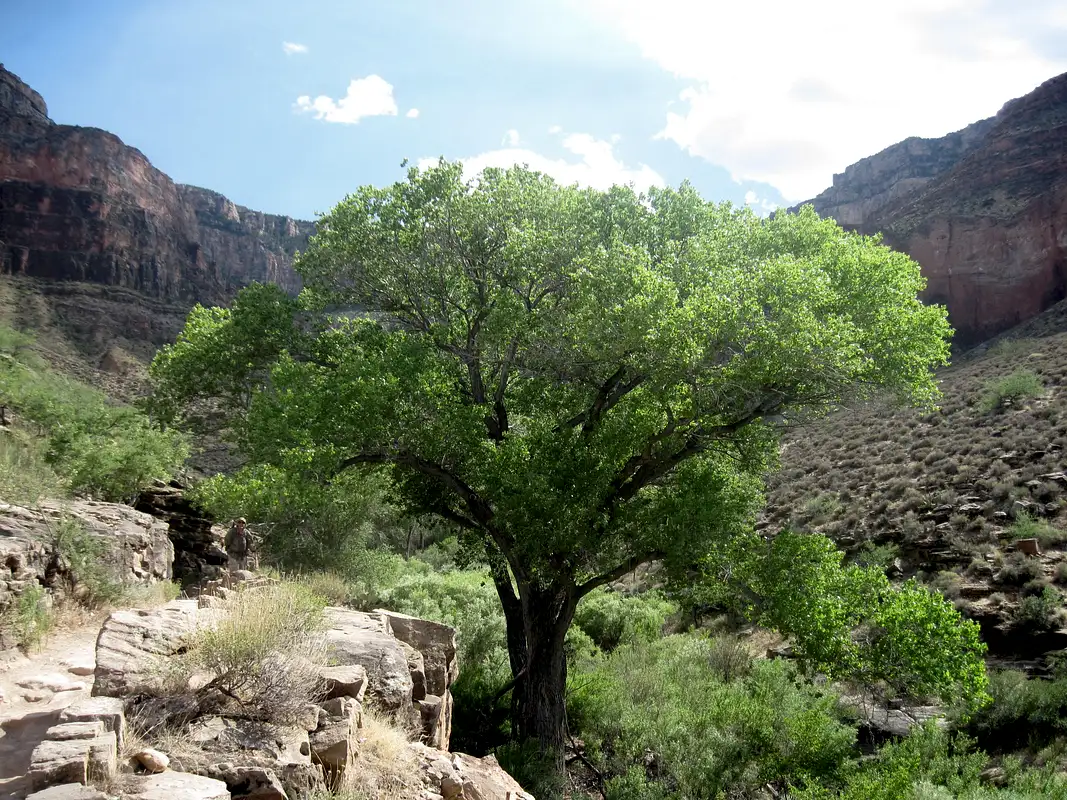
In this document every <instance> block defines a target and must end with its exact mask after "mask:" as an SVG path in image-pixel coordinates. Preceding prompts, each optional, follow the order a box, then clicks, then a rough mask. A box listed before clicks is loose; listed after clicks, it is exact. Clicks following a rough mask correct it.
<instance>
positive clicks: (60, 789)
mask: <svg viewBox="0 0 1067 800" xmlns="http://www.w3.org/2000/svg"><path fill="white" fill-rule="evenodd" d="M26 800H107V795H106V794H104V793H103V792H101V791H100V790H99V789H94V788H93V787H92V786H84V785H83V784H80V783H63V784H60V785H59V786H49V787H48V788H47V789H42V790H41V791H39V792H34V793H33V794H31V795H29V796H27V798H26Z"/></svg>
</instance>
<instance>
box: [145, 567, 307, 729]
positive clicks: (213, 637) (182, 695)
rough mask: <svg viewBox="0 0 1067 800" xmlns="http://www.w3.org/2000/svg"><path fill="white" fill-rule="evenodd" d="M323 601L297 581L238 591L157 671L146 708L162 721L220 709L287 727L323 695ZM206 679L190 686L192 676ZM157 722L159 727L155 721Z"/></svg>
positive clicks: (167, 721) (165, 721)
mask: <svg viewBox="0 0 1067 800" xmlns="http://www.w3.org/2000/svg"><path fill="white" fill-rule="evenodd" d="M324 606H325V600H324V599H323V598H321V597H316V596H315V595H313V594H311V592H309V591H308V590H307V588H306V587H304V586H301V585H299V584H296V583H279V584H275V585H271V586H267V587H262V588H256V589H251V590H246V591H242V592H236V593H234V594H233V595H231V596H230V597H228V598H226V600H225V601H224V602H223V604H222V605H221V607H220V616H219V618H218V620H217V621H216V622H215V623H214V624H210V625H208V626H205V627H203V628H200V629H198V630H197V631H195V632H194V633H193V634H192V635H190V637H189V638H188V640H187V641H186V642H185V650H184V652H183V653H182V654H181V655H180V656H175V657H173V658H172V659H171V661H170V663H168V664H166V665H163V666H161V670H162V675H161V676H160V680H159V681H158V685H157V686H156V687H154V692H153V693H154V694H155V695H157V697H156V700H158V701H159V702H155V703H149V706H150V707H151V708H154V709H155V710H156V712H157V713H156V714H154V715H153V714H150V713H144V714H142V715H141V718H142V719H145V720H149V719H152V718H153V717H155V718H156V719H159V720H161V721H162V723H163V724H175V723H179V722H182V721H187V720H189V719H192V718H194V717H198V716H203V715H205V714H210V713H220V712H222V711H225V710H231V711H239V713H240V715H241V716H242V717H244V718H246V719H251V720H258V721H262V722H270V723H277V724H289V723H292V722H293V721H294V720H295V719H298V718H299V715H300V714H301V713H302V712H304V710H305V709H306V707H307V705H308V704H309V703H312V702H315V701H316V700H318V699H320V698H321V690H322V684H321V678H320V677H319V675H318V667H319V666H325V664H326V640H325V636H324V635H323V634H324V630H325V617H324V615H323V608H324ZM201 674H206V675H209V676H211V678H210V680H209V681H208V682H207V683H206V684H205V685H203V686H202V687H200V688H198V689H196V690H192V689H190V680H191V678H192V677H193V676H194V675H201ZM156 724H157V725H158V724H160V723H156Z"/></svg>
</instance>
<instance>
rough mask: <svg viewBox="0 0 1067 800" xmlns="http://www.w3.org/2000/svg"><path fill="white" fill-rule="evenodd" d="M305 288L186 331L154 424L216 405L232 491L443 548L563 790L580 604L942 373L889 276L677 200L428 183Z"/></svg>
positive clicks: (939, 346)
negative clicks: (355, 477)
mask: <svg viewBox="0 0 1067 800" xmlns="http://www.w3.org/2000/svg"><path fill="white" fill-rule="evenodd" d="M298 269H299V271H300V273H301V275H302V276H303V278H304V283H305V287H306V288H305V290H304V293H303V295H302V296H301V300H300V304H299V307H298V306H297V305H296V304H293V303H290V302H288V301H284V300H282V299H281V298H279V297H277V296H273V297H272V296H271V294H270V292H269V291H268V290H264V289H262V288H252V289H250V290H246V292H245V293H244V294H243V295H242V296H241V298H239V299H238V301H237V303H236V305H235V307H234V309H233V310H232V311H211V312H208V311H205V310H195V311H194V312H193V314H192V315H191V316H190V322H189V324H188V325H187V328H186V330H185V332H184V333H183V334H182V335H181V337H180V338H179V340H178V342H177V343H176V344H175V345H174V346H172V347H170V348H167V349H164V351H162V352H161V353H160V355H159V356H158V357H157V359H156V362H155V363H154V365H153V369H152V375H153V378H154V379H155V381H156V384H157V397H158V398H159V402H160V404H161V406H162V407H168V408H171V409H178V408H181V407H182V406H184V405H185V404H187V403H188V402H189V401H191V400H195V399H198V398H203V397H206V396H214V397H216V398H218V399H220V400H221V401H222V402H221V405H220V407H222V408H224V409H225V408H228V409H231V410H232V411H233V412H234V413H232V414H230V416H229V418H228V422H229V424H230V425H231V426H232V430H233V436H234V439H235V440H236V441H237V442H238V443H239V444H240V446H241V449H242V450H243V452H244V453H245V454H246V456H247V457H248V458H249V459H250V461H251V462H252V463H256V464H266V465H271V466H272V467H274V468H277V469H280V470H285V471H289V472H292V473H294V474H299V475H301V476H305V477H312V478H314V479H315V480H321V481H326V482H328V481H332V480H335V479H337V477H338V476H340V475H342V474H344V473H345V472H346V471H349V470H360V471H368V470H378V469H381V468H383V467H386V468H389V469H391V470H392V471H393V476H394V484H395V493H396V495H397V498H398V501H399V502H402V503H403V504H404V506H405V507H406V508H408V509H410V510H412V511H417V512H420V513H432V514H435V515H438V516H440V517H442V518H444V519H446V520H449V521H451V522H452V523H453V524H455V525H458V526H460V527H461V528H463V529H464V530H465V531H466V532H467V536H468V541H474V542H477V543H478V546H479V547H481V548H483V550H484V555H485V558H486V560H487V561H488V563H489V564H490V567H491V570H492V573H493V577H494V581H495V584H496V589H497V593H498V595H499V597H500V602H501V605H502V607H503V610H504V615H505V618H506V621H507V639H508V650H509V655H510V661H511V669H512V674H513V675H514V679H515V685H514V692H513V712H514V723H515V726H516V729H517V733H518V734H519V735H520V736H522V737H524V738H525V737H531V738H535V739H537V740H538V741H539V742H540V743H541V745H542V747H543V748H545V749H546V750H548V751H551V752H553V753H554V754H555V756H556V758H558V759H559V761H558V762H557V763H558V764H559V765H560V766H561V767H562V748H563V743H564V738H565V732H566V725H565V709H564V691H565V678H566V659H565V657H564V639H565V635H566V632H567V629H568V627H569V626H570V624H571V620H572V618H573V616H574V613H575V608H576V606H577V604H578V601H579V600H580V599H581V598H582V597H583V596H585V595H587V594H588V593H589V592H591V591H593V590H594V589H596V588H598V587H600V586H604V585H605V584H608V583H611V582H612V581H614V580H616V579H618V578H619V577H621V576H623V575H625V574H626V573H627V572H629V571H631V570H633V569H634V568H635V567H636V566H638V565H639V564H642V563H644V562H646V561H649V560H652V559H662V560H663V561H664V562H665V563H666V564H667V566H668V567H671V568H674V567H681V566H687V565H690V564H693V563H696V562H698V561H699V560H700V559H702V558H704V557H706V556H707V555H708V554H709V552H712V551H714V550H715V549H716V548H717V547H721V546H722V545H723V544H724V543H726V542H729V541H731V540H733V539H735V538H736V537H738V536H740V535H742V534H744V533H745V532H746V531H747V530H749V529H750V526H751V522H752V520H753V516H754V513H755V511H756V509H757V508H758V507H759V505H760V503H761V500H762V477H763V475H764V473H765V472H766V470H768V469H769V468H771V467H772V466H773V464H774V462H775V457H776V453H777V447H778V441H779V427H780V424H781V422H782V421H783V420H786V419H795V418H797V417H798V416H800V415H804V414H812V413H821V412H824V411H827V410H829V409H832V408H834V407H836V406H839V405H841V404H842V403H845V402H848V401H854V400H860V399H863V398H866V397H869V396H871V395H872V394H873V393H874V392H876V391H883V390H888V391H890V392H893V393H895V394H897V395H898V396H900V397H901V398H903V399H904V400H906V401H910V402H915V403H920V404H928V403H931V402H932V401H933V399H934V397H935V395H936V388H935V385H934V382H933V379H932V375H931V370H932V369H933V368H935V367H937V366H938V365H941V364H944V363H945V362H946V360H947V355H948V346H947V343H946V338H947V336H948V335H949V332H950V329H949V326H948V324H947V322H946V317H945V311H944V309H942V308H940V307H930V306H925V305H923V304H922V303H920V302H919V300H918V299H917V293H918V292H919V290H920V289H922V287H923V279H922V278H921V276H920V274H919V268H918V265H916V264H915V262H913V261H912V260H911V259H909V258H908V257H907V256H906V255H903V254H901V253H895V252H893V251H891V250H889V249H888V248H886V247H883V246H881V245H880V244H879V243H878V241H877V240H876V239H872V238H866V237H862V236H858V235H854V234H850V233H846V232H845V231H843V230H842V229H841V228H840V227H838V226H837V225H836V224H835V223H834V222H833V221H831V220H822V219H820V218H819V217H818V216H817V215H816V214H815V212H814V211H813V210H812V209H811V208H805V209H803V210H802V211H801V212H800V213H798V214H784V213H783V214H778V215H776V216H775V217H774V218H773V219H771V220H761V219H759V218H757V217H756V216H755V215H753V214H751V213H750V212H748V211H746V210H736V209H733V208H731V207H730V206H729V205H714V204H710V203H707V202H705V201H703V200H702V199H701V198H700V197H699V196H698V194H697V193H696V192H695V191H694V190H693V189H692V188H690V187H689V186H687V185H683V186H682V187H681V188H680V189H677V190H674V189H653V190H650V192H649V194H648V195H639V194H637V193H636V192H634V191H633V190H632V189H628V188H623V187H614V188H612V189H610V190H608V191H597V190H593V189H581V188H578V187H561V186H559V185H558V184H556V183H555V182H553V181H552V180H551V179H550V178H548V177H547V176H545V175H542V174H539V173H536V172H532V171H530V170H528V169H525V168H514V169H509V170H486V171H485V172H484V173H483V174H482V175H481V176H480V177H479V179H478V180H477V181H474V182H465V181H464V179H463V177H462V168H461V165H459V164H450V163H445V162H441V163H440V164H439V165H438V166H436V167H434V168H431V169H427V170H423V171H420V170H417V169H412V170H411V171H410V172H409V173H408V177H407V180H405V181H402V182H399V183H396V184H394V185H392V186H389V187H386V188H383V189H376V188H369V187H367V188H363V189H360V190H359V191H358V192H357V193H355V194H354V195H351V196H350V197H348V198H346V199H345V200H344V201H343V202H341V203H340V204H339V205H338V206H337V207H336V208H335V209H334V210H333V211H332V212H330V213H329V214H327V215H325V216H324V217H323V218H322V219H321V221H320V223H319V233H318V235H317V236H316V237H314V239H313V240H312V242H311V245H310V247H309V249H308V251H307V252H306V253H304V254H303V255H302V256H301V257H300V259H299V260H298ZM360 309H374V313H373V314H365V313H362V312H360ZM227 331H229V332H228V333H227ZM226 336H230V337H231V339H232V340H236V339H237V338H240V337H243V339H242V341H243V342H244V343H245V344H244V345H243V346H244V347H245V349H244V350H240V351H239V352H236V353H234V352H230V351H229V350H227V349H226V348H223V350H222V352H224V353H225V354H226V358H225V359H223V360H222V361H221V363H222V364H236V365H237V366H238V374H237V375H236V378H237V380H234V377H235V376H227V375H225V374H221V373H220V369H225V367H224V366H223V367H221V368H220V367H218V366H216V363H218V362H217V361H216V358H217V354H218V353H219V352H220V350H219V344H220V337H222V338H223V339H224V338H225V337H226ZM251 342H254V347H252V346H251ZM241 392H247V393H246V394H241ZM924 630H925V629H923V630H913V631H910V632H909V635H912V636H919V637H923V636H927V640H928V641H929V647H930V648H932V649H936V648H938V647H939V643H938V641H937V638H936V637H937V636H938V634H939V631H931V632H928V633H927V632H924Z"/></svg>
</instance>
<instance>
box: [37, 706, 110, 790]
mask: <svg viewBox="0 0 1067 800" xmlns="http://www.w3.org/2000/svg"><path fill="white" fill-rule="evenodd" d="M122 732H123V711H122V701H121V700H117V699H115V698H90V699H87V700H82V701H79V702H76V703H74V704H72V705H70V706H67V708H65V709H64V710H63V712H62V713H61V714H60V717H59V723H58V724H57V725H54V726H52V727H51V728H49V729H48V731H47V732H46V733H45V736H44V740H43V741H42V742H41V743H40V744H39V745H37V747H36V748H34V751H33V754H32V755H31V757H30V768H29V771H28V773H27V777H28V778H29V783H30V788H31V789H32V790H33V791H39V790H42V789H46V788H48V787H51V786H57V785H62V784H68V783H73V784H86V783H88V782H89V781H90V780H110V779H111V778H113V777H114V775H115V773H116V770H117V767H118V751H119V747H120V746H121V743H122Z"/></svg>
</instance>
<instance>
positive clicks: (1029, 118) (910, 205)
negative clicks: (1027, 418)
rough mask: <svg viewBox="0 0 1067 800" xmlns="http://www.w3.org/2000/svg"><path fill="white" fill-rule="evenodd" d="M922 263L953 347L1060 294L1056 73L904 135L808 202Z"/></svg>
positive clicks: (1064, 122) (1065, 80)
mask: <svg viewBox="0 0 1067 800" xmlns="http://www.w3.org/2000/svg"><path fill="white" fill-rule="evenodd" d="M809 202H811V203H813V204H814V205H815V209H816V210H817V211H818V212H819V213H820V214H822V215H824V216H830V217H833V218H834V219H836V220H837V221H838V222H840V223H841V224H842V225H844V226H845V227H848V228H851V229H855V230H859V231H861V232H863V233H877V232H880V233H883V234H884V235H885V241H886V243H887V244H889V245H890V246H892V247H894V248H896V249H899V250H902V251H904V252H907V253H908V254H909V255H911V256H912V257H913V258H914V259H915V260H916V261H918V262H919V264H920V265H922V268H923V273H924V274H925V276H926V278H927V281H928V286H927V289H926V292H925V299H927V300H929V301H931V302H936V303H944V304H945V305H947V307H948V310H949V317H950V319H951V321H952V324H953V326H954V327H955V328H956V330H957V334H956V341H957V343H959V344H961V345H965V346H966V345H971V344H975V343H978V342H980V341H982V340H984V339H986V338H989V337H990V336H993V335H995V334H997V333H999V332H1001V331H1003V330H1006V329H1007V328H1010V327H1012V326H1013V325H1016V324H1018V323H1020V322H1022V321H1024V320H1026V319H1029V318H1030V317H1033V316H1034V315H1036V314H1038V313H1040V312H1041V311H1042V310H1044V309H1045V308H1048V307H1049V306H1051V305H1052V304H1054V303H1056V302H1057V301H1059V300H1061V299H1063V298H1064V297H1065V296H1067V74H1064V75H1060V76H1059V77H1056V78H1053V79H1051V80H1049V81H1047V82H1045V83H1044V84H1042V85H1041V86H1039V87H1038V88H1037V89H1035V90H1034V91H1033V92H1031V93H1030V94H1028V95H1026V96H1025V97H1022V98H1019V99H1017V100H1012V101H1011V102H1009V103H1007V104H1006V105H1005V106H1004V107H1003V109H1001V111H1000V112H999V113H998V114H997V115H996V116H995V117H993V118H992V119H987V120H983V121H981V122H977V123H975V124H973V125H970V126H968V127H967V128H965V129H963V130H962V131H958V132H956V133H952V134H949V135H948V136H945V137H943V138H941V139H915V138H913V139H907V140H905V141H903V142H901V143H899V144H896V145H893V146H892V147H889V148H887V149H886V150H883V151H882V152H881V153H878V154H877V155H874V156H870V157H869V158H865V159H863V160H862V161H859V162H857V163H856V164H853V165H852V166H850V167H848V168H847V169H846V170H845V171H844V173H842V174H839V175H835V176H834V184H833V186H832V187H831V188H829V189H827V190H826V191H825V192H823V193H822V194H820V195H819V196H818V197H816V198H814V199H813V200H811V201H809Z"/></svg>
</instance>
